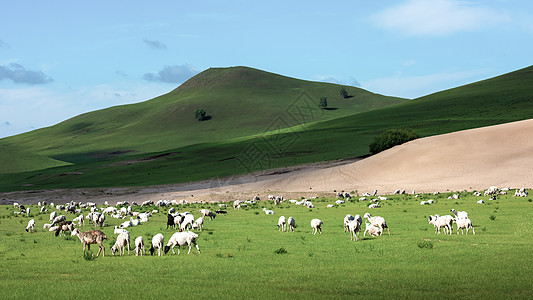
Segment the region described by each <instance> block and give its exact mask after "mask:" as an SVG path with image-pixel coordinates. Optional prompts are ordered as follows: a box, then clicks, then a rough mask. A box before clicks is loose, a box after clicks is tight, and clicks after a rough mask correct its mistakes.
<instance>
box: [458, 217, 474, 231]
mask: <svg viewBox="0 0 533 300" xmlns="http://www.w3.org/2000/svg"><path fill="white" fill-rule="evenodd" d="M453 221H454V222H455V224H456V225H457V234H459V228H460V229H461V234H463V229H466V234H468V229H470V228H472V234H476V232H475V231H474V226H472V221H471V220H470V219H458V218H454V219H453Z"/></svg>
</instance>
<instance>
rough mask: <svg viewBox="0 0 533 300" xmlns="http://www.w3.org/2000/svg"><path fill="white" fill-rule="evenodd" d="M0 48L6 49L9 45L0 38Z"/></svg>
mask: <svg viewBox="0 0 533 300" xmlns="http://www.w3.org/2000/svg"><path fill="white" fill-rule="evenodd" d="M0 48H7V49H9V45H8V44H6V43H5V42H4V41H2V40H0Z"/></svg>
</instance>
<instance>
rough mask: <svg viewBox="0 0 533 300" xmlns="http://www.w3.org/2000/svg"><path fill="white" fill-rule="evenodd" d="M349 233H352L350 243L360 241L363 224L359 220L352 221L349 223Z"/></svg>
mask: <svg viewBox="0 0 533 300" xmlns="http://www.w3.org/2000/svg"><path fill="white" fill-rule="evenodd" d="M348 231H349V232H350V241H352V240H355V241H358V240H359V237H358V235H359V233H360V232H361V223H359V221H358V220H355V219H354V220H351V221H349V222H348Z"/></svg>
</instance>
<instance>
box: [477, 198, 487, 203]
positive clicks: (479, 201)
mask: <svg viewBox="0 0 533 300" xmlns="http://www.w3.org/2000/svg"><path fill="white" fill-rule="evenodd" d="M483 203H485V201H483V199H481V200H478V201H477V204H483Z"/></svg>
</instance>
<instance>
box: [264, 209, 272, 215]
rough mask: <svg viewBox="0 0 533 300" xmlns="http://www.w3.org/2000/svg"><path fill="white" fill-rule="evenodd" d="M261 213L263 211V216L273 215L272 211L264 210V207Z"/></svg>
mask: <svg viewBox="0 0 533 300" xmlns="http://www.w3.org/2000/svg"><path fill="white" fill-rule="evenodd" d="M263 211H264V212H265V214H267V215H273V214H274V211H273V210H270V209H266V207H265V208H263Z"/></svg>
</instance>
